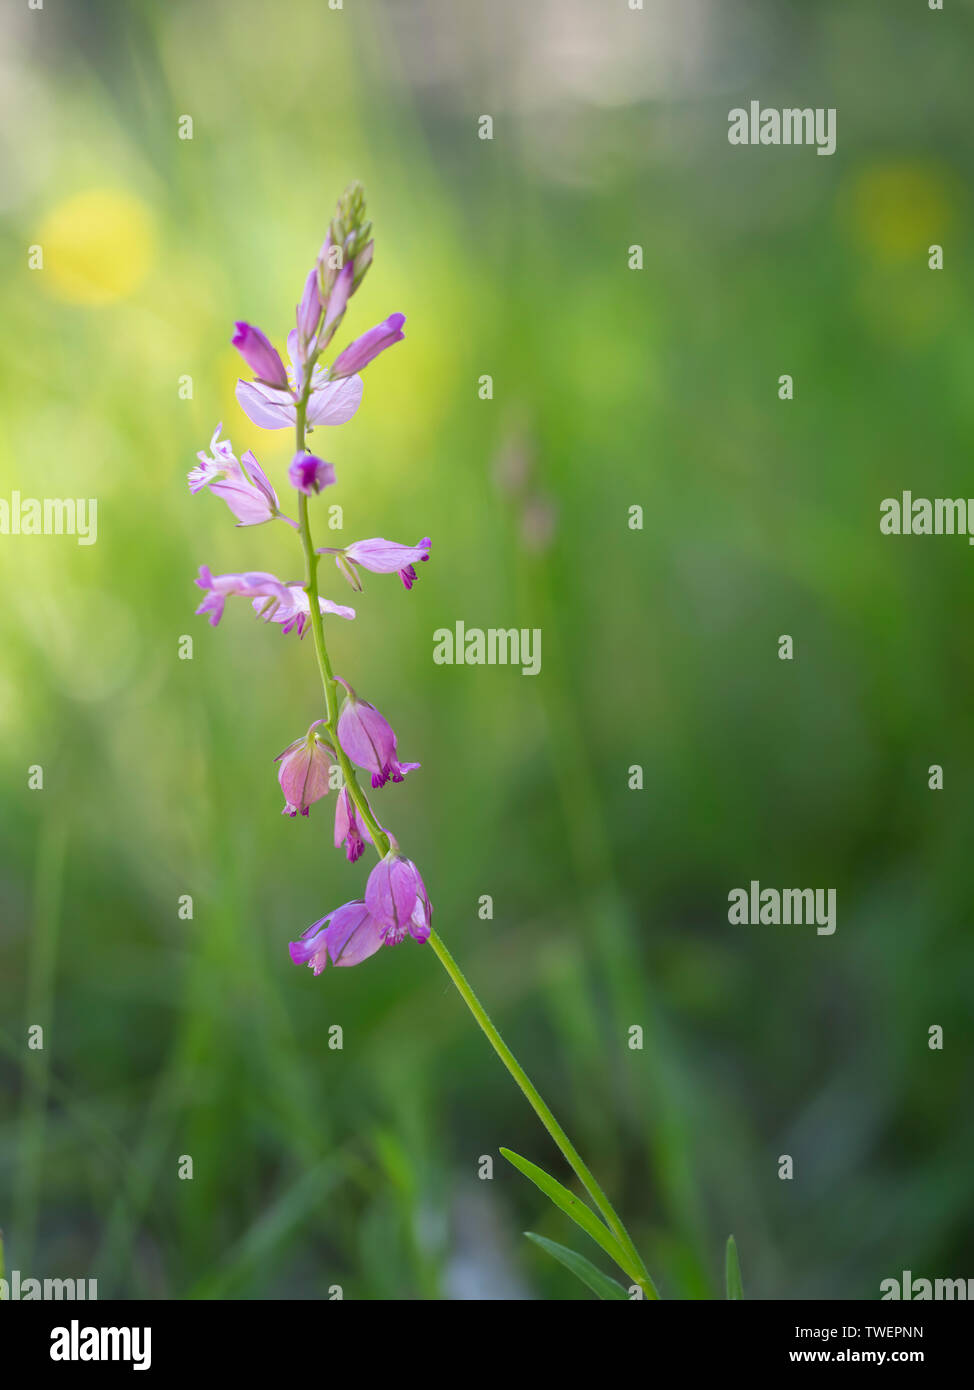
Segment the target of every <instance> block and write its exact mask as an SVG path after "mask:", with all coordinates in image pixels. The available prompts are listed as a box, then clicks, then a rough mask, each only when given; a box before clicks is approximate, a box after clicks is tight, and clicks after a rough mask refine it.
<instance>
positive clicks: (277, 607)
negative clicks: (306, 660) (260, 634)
mask: <svg viewBox="0 0 974 1390" xmlns="http://www.w3.org/2000/svg"><path fill="white" fill-rule="evenodd" d="M281 589H282V590H283V592H282V593H281V594H280V595H274V596H273V597H272V599H271V601H268V600H267V599H264V598H255V599H254V612H255V613H256V614H257V616H258V618H263V619H264V621H265V622H267V623H280V625H281V631H282V632H283V633H284V635H285V636H287V634H288V633H289V632H290V631H291V630H292V629H295V628H296V629H297V634H298V636H299V637H303V636H304V634H305V629H306V628H307V626H308V623H309V622H310V620H311V604H310V603H309V602H308V595H307V594H306V593H305V591H304V589H303V588H302V587H301V585H300V584H282V585H281ZM318 606H319V608H320V610H321V612H322V613H323V614H325V613H332V614H334V616H335V617H336V618H349V619H351V618H354V617H355V609H354V608H346V607H345V606H344V605H343V604H341V603H332V601H331V599H328V598H321V597H319V599H318Z"/></svg>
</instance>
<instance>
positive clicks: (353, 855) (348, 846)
mask: <svg viewBox="0 0 974 1390" xmlns="http://www.w3.org/2000/svg"><path fill="white" fill-rule="evenodd" d="M366 841H368V843H369V844H371V843H372V836H371V835H370V834H369V827H368V826H367V825H365V824H362V825H359V823H358V819H357V816H356V811H355V802H354V801H353V800H352V798H351V797H350V796H349V794H348V788H347V787H342V789H341V791H340V792H339V793H338V804H337V805H336V807H335V848H336V849H339V848H340V846H341V845H343V844H344V846H345V858H346V859H347V860H348V861H349V863H350V864H354V863H355V861H356V859H358V857H359V855H360V854H361V853H362V851H363V850H364V849H365V843H366Z"/></svg>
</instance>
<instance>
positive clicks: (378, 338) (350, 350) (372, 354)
mask: <svg viewBox="0 0 974 1390" xmlns="http://www.w3.org/2000/svg"><path fill="white" fill-rule="evenodd" d="M405 322H406V315H405V314H390V315H389V317H388V318H387V319H384V320H383V321H382V323H377V324H376V325H375V327H374V328H370V329H369V331H368V332H367V333H363V334H362V336H361V338H356V339H355V342H354V343H349V345H348V347H347V348H345V349H344V351H343V352H340V353H339V354H338V356H337V357H336V358H335V361H334V362H333V363H332V368H331V379H332V381H337V380H338V378H339V377H345V376H351V375H352V373H353V372H360V371H361V370H362V368H363V367H367V366H368V365H369V363H370V362H372V361H374V360H375V358H376V357H378V355H379V353H380V352H385V350H386V348H387V347H392V345H393V343H401V342H402V340H403V338H404V337H405V336H406V335H405V333H403V331H402V326H403V324H404V323H405Z"/></svg>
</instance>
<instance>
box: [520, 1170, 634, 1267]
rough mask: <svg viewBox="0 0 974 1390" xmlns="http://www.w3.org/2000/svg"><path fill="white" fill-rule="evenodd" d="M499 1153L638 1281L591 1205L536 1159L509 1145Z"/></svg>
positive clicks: (630, 1264)
mask: <svg viewBox="0 0 974 1390" xmlns="http://www.w3.org/2000/svg"><path fill="white" fill-rule="evenodd" d="M501 1153H502V1154H503V1155H504V1157H505V1158H506V1159H507V1161H508V1163H511V1164H513V1166H514V1167H515V1168H516V1169H517V1170H518V1172H520V1173H523V1174H524V1176H525V1177H526V1178H529V1179H530V1180H531V1182H533V1183H534V1185H535V1187H537V1188H540V1190H541V1191H542V1192H543V1193H544V1195H545V1196H546V1197H547V1198H548V1200H549V1201H551V1202H554V1204H555V1206H556V1207H560V1208H561V1210H562V1211H563V1212H564V1213H565V1215H566V1216H570V1217H571V1219H572V1220H573V1221H574V1222H575V1224H576V1225H577V1226H581V1228H582V1230H583V1231H584V1232H585V1234H586V1235H588V1236H591V1238H592V1239H593V1240H594V1241H595V1243H596V1245H599V1246H601V1248H602V1249H603V1250H604V1251H605V1253H606V1254H607V1255H608V1256H609V1258H610V1259H611V1260H614V1261H615V1262H616V1264H617V1265H618V1266H619V1268H620V1269H621V1270H622V1271H623V1272H624V1273H626V1274H628V1275H629V1277H630V1279H634V1280H636V1281H637V1282H638V1280H639V1276H638V1274H637V1273H636V1270H635V1269H634V1268H633V1263H632V1260H631V1259H630V1258H629V1256H628V1255H627V1254H626V1252H625V1251H624V1250H623V1248H622V1246H621V1245H620V1244H619V1242H618V1240H616V1238H615V1236H614V1235H613V1233H612V1232H611V1231H610V1230H609V1228H608V1226H606V1225H605V1223H604V1222H603V1221H601V1220H600V1219H599V1217H597V1216H596V1215H595V1212H594V1211H593V1210H592V1208H591V1207H589V1206H587V1205H586V1204H585V1203H584V1202H582V1201H580V1200H579V1198H578V1197H574V1196H573V1195H572V1194H571V1193H570V1192H569V1190H568V1188H567V1187H563V1186H562V1185H561V1183H560V1182H558V1181H557V1179H556V1178H553V1177H552V1176H551V1174H550V1173H546V1172H545V1170H544V1169H543V1168H539V1167H538V1165H537V1164H536V1163H529V1162H528V1160H527V1159H526V1158H522V1157H521V1155H520V1154H516V1153H512V1152H511V1150H510V1149H501Z"/></svg>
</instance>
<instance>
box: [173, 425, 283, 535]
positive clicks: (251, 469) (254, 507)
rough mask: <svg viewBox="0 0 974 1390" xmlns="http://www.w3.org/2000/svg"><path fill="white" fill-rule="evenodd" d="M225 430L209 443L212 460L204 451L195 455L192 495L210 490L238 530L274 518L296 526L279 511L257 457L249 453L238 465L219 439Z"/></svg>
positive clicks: (226, 441) (228, 447)
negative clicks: (227, 511) (195, 463)
mask: <svg viewBox="0 0 974 1390" xmlns="http://www.w3.org/2000/svg"><path fill="white" fill-rule="evenodd" d="M222 428H223V426H222V425H217V427H216V430H215V431H214V433H213V438H212V439H211V440H210V448H211V449H212V450H213V457H212V458H210V457H209V456H208V455H207V454H205V453H204V452H203V451H202V450H200V452H199V453H198V454H197V455H196V457H197V458H198V459H199V461H200V462H199V466H198V467H196V468H193V469H190V472H189V474H188V478H189V489H190V492H199V491H200V489H201V488H204V487H208V488H209V489H210V491H211V492H212V493H213V494H214V495H215V496H216V497H222V498H223V500H224V502H226V504H227V506H228V507H229V508H230V510H231V511H232V512H233V514H234V516H235V517H236V518H237V525H238V526H259V525H260V523H261V522H263V521H273V520H274V518H275V517H280V518H281V520H282V521H287V522H289V524H290V525H291V526H295V524H296V523H295V522H293V521H291V520H290V518H289V517H286V516H283V514H282V513H281V512H280V511H279V510H278V504H277V494H276V492H275V491H274V489H273V488H272V487H271V484H270V482H269V480H268V478H267V475H266V473H265V472H264V470H263V469H262V468H261V466H260V464H259V463H258V462H257V460H256V458H255V457H254V455H253V454H252V453H251V451H250V450H249V449H248V451H247V452H246V453H245V454H244V455H243V457H242V458H241V459H240V461H239V462H238V461H237V459H236V457H235V456H234V453H233V449H232V447H231V445H230V442H229V440H221V439H220V438H219V435H220V431H221V430H222ZM244 465H246V467H244Z"/></svg>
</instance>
